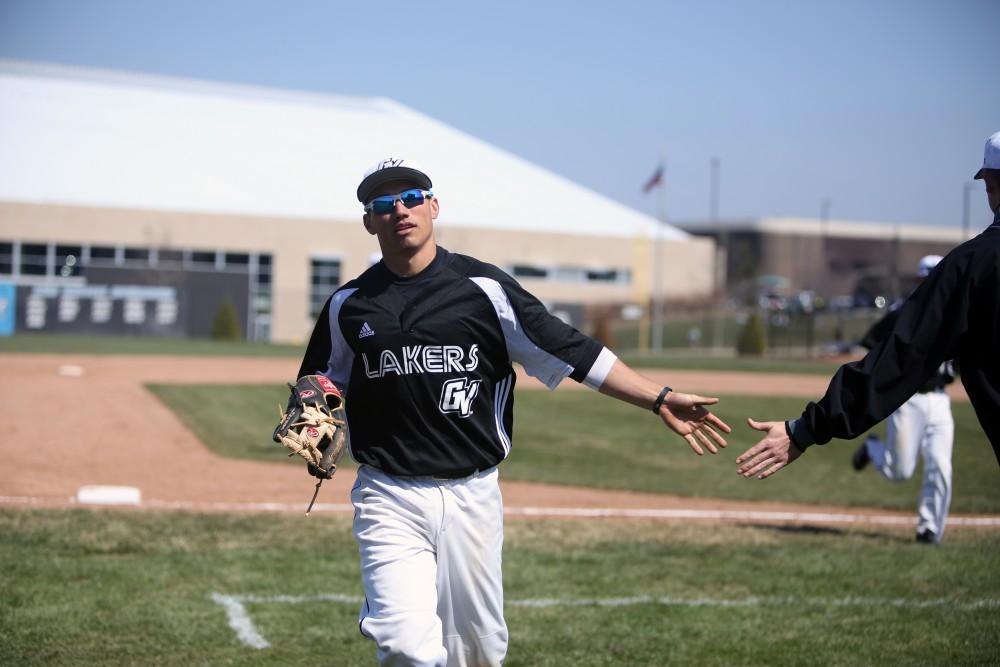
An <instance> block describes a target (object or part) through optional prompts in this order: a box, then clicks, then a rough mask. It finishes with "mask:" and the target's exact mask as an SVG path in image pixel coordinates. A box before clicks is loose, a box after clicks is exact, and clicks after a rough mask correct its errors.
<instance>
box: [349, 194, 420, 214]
mask: <svg viewBox="0 0 1000 667" xmlns="http://www.w3.org/2000/svg"><path fill="white" fill-rule="evenodd" d="M433 196H434V193H433V192H431V191H430V190H421V189H419V188H413V189H412V190H403V191H402V192H400V193H399V194H397V195H382V196H381V197H375V198H374V199H372V200H371V201H370V202H368V203H367V204H365V212H366V213H367V212H369V211H371V212H372V213H374V214H375V215H387V214H389V213H392V212H393V211H395V210H396V202H397V201H401V202H403V206H405V207H406V208H414V207H416V206H420V205H421V204H423V203H424V200H425V199H426V198H427V197H433Z"/></svg>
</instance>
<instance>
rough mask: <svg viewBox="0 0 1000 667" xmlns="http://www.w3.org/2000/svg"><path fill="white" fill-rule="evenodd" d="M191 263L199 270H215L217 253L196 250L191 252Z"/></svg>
mask: <svg viewBox="0 0 1000 667" xmlns="http://www.w3.org/2000/svg"><path fill="white" fill-rule="evenodd" d="M191 263H192V264H194V265H196V266H198V268H208V267H212V268H215V251H214V250H212V251H208V250H194V251H192V252H191Z"/></svg>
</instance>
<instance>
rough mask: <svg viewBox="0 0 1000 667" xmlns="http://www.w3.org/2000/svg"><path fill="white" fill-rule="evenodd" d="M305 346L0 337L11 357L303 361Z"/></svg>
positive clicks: (189, 340)
mask: <svg viewBox="0 0 1000 667" xmlns="http://www.w3.org/2000/svg"><path fill="white" fill-rule="evenodd" d="M304 349H305V348H304V346H303V345H276V344H271V343H248V342H241V341H219V340H211V339H208V338H157V337H154V336H83V335H62V334H19V335H14V336H0V353H8V354H162V355H197V356H222V357H301V356H302V352H303V350H304Z"/></svg>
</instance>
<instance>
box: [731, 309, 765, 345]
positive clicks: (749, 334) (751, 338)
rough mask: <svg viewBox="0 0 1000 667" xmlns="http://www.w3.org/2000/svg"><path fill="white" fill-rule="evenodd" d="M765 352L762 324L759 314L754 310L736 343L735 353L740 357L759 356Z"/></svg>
mask: <svg viewBox="0 0 1000 667" xmlns="http://www.w3.org/2000/svg"><path fill="white" fill-rule="evenodd" d="M766 350H767V340H766V339H765V338H764V324H763V322H761V318H760V313H758V312H757V311H756V310H755V311H753V312H752V313H750V317H748V318H747V321H746V323H745V324H744V325H743V329H742V330H741V331H740V337H739V339H737V341H736V351H737V352H738V353H739V355H740V356H749V355H753V356H758V357H759V356H760V355H762V354H764V352H765V351H766Z"/></svg>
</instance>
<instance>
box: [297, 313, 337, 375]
mask: <svg viewBox="0 0 1000 667" xmlns="http://www.w3.org/2000/svg"><path fill="white" fill-rule="evenodd" d="M330 298H331V299H332V298H333V297H332V296H331V297H330ZM332 347H333V346H332V343H331V339H330V299H327V300H326V303H325V304H323V310H322V311H321V312H320V314H319V317H317V318H316V326H314V327H313V332H312V336H310V337H309V345H307V346H306V353H305V355H303V357H302V364H301V365H300V366H299V374H298V375H297V376H296V379H298V378H301V377H303V376H305V375H315V374H316V373H321V372H322V371H323V370H324V369H325V368H326V367H327V364H328V363H329V361H330V352H331V350H332Z"/></svg>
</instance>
